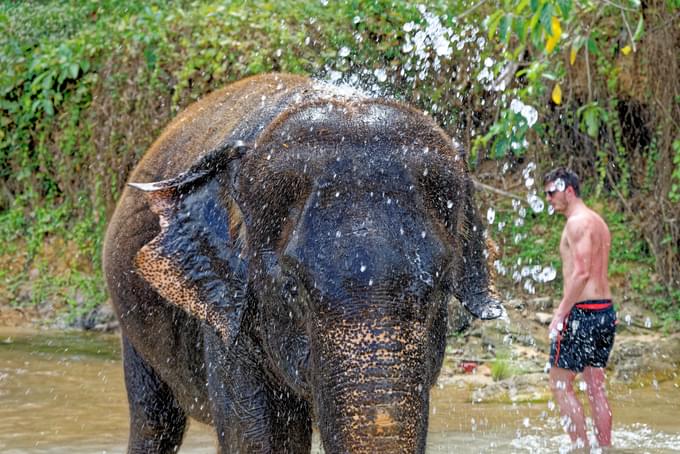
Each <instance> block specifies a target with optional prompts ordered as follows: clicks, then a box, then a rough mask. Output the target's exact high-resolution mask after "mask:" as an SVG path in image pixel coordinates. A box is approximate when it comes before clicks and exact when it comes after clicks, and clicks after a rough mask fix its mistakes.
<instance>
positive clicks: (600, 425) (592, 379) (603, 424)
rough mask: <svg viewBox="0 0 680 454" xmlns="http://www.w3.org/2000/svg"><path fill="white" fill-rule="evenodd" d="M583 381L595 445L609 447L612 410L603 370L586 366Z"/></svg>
mask: <svg viewBox="0 0 680 454" xmlns="http://www.w3.org/2000/svg"><path fill="white" fill-rule="evenodd" d="M583 379H584V380H585V382H586V385H588V391H587V393H588V400H589V401H590V412H591V413H592V416H593V423H594V424H595V434H596V435H597V443H598V444H599V445H600V446H602V447H605V446H611V444H612V410H611V408H610V407H609V400H607V390H606V388H605V376H604V369H602V368H601V367H590V366H586V368H585V369H584V370H583Z"/></svg>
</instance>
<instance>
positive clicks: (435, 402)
mask: <svg viewBox="0 0 680 454" xmlns="http://www.w3.org/2000/svg"><path fill="white" fill-rule="evenodd" d="M469 398H470V391H469V390H465V389H461V388H460V387H457V386H441V387H435V388H434V390H433V392H432V403H431V407H432V408H431V415H430V433H429V434H428V447H427V452H428V453H450V452H457V453H480V452H484V453H508V452H517V453H528V452H532V453H533V452H546V453H552V452H560V451H562V452H564V451H565V450H566V448H567V446H568V438H567V436H566V435H565V434H564V433H563V432H562V429H561V426H560V422H559V417H558V415H557V412H556V410H554V409H551V408H550V407H551V406H550V405H549V404H548V403H546V402H541V403H522V404H473V403H471V402H469V400H470V399H469ZM610 399H611V402H612V407H613V412H614V418H615V419H614V433H613V440H614V444H615V446H616V449H614V450H613V451H607V452H630V453H633V452H635V453H638V452H650V453H666V452H669V453H670V452H680V421H679V420H678V417H679V416H680V377H676V378H675V379H674V380H670V381H665V382H662V383H659V384H653V385H648V386H641V385H636V386H627V385H626V386H623V385H621V384H618V385H615V386H612V388H611V392H610ZM127 417H128V416H127V400H126V397H125V389H124V384H123V371H122V363H121V360H120V347H119V339H118V337H117V336H116V335H102V334H92V333H82V332H53V331H41V332H37V331H28V330H16V329H6V328H0V452H1V453H6V454H18V453H75V454H78V453H88V454H89V453H123V452H125V443H126V436H127V425H128V420H127ZM214 452H215V443H214V437H213V434H212V430H211V428H210V427H208V426H205V425H202V424H199V423H196V422H192V423H191V425H190V427H189V430H188V432H187V436H186V438H185V441H184V444H183V445H182V448H181V449H180V453H192V454H198V453H214ZM313 452H314V453H319V452H321V449H320V448H319V447H318V439H317V437H316V434H315V439H314V447H313Z"/></svg>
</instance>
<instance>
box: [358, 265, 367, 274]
mask: <svg viewBox="0 0 680 454" xmlns="http://www.w3.org/2000/svg"><path fill="white" fill-rule="evenodd" d="M359 270H360V271H361V272H362V273H363V272H364V271H366V265H364V264H363V263H362V264H361V268H359Z"/></svg>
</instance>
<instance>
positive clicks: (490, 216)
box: [486, 207, 496, 224]
mask: <svg viewBox="0 0 680 454" xmlns="http://www.w3.org/2000/svg"><path fill="white" fill-rule="evenodd" d="M494 219H496V211H495V210H494V209H493V208H491V207H489V209H488V210H486V220H487V221H488V222H489V224H493V221H494Z"/></svg>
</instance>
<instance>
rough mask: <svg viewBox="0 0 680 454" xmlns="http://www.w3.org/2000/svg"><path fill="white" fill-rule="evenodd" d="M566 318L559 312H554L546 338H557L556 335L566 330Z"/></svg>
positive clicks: (565, 315)
mask: <svg viewBox="0 0 680 454" xmlns="http://www.w3.org/2000/svg"><path fill="white" fill-rule="evenodd" d="M566 318H567V314H564V313H562V312H559V311H556V312H555V314H554V315H553V319H552V321H551V322H550V326H549V327H548V336H549V338H550V339H553V338H555V337H557V335H558V334H559V333H561V332H562V330H564V329H565V328H566V326H564V323H565V320H566Z"/></svg>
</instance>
